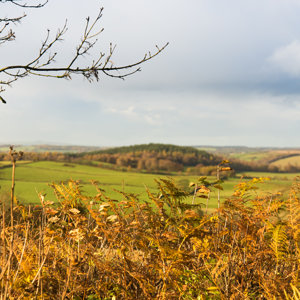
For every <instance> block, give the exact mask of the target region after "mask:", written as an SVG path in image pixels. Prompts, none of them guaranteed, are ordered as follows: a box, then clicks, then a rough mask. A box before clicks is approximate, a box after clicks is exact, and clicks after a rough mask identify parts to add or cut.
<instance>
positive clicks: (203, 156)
mask: <svg viewBox="0 0 300 300" xmlns="http://www.w3.org/2000/svg"><path fill="white" fill-rule="evenodd" d="M69 157H70V159H71V160H74V159H75V160H76V159H77V160H79V159H82V160H85V161H99V162H103V163H109V164H113V165H116V166H118V167H123V168H133V169H136V170H139V171H148V172H161V171H166V172H173V171H184V170H185V169H186V168H193V167H198V168H199V167H204V166H215V165H216V164H218V163H219V162H220V161H221V160H222V159H221V158H220V157H218V156H216V155H213V154H210V153H208V152H206V151H203V150H198V149H196V148H194V147H186V146H177V145H170V144H153V143H152V144H142V145H133V146H127V147H116V148H110V149H103V150H99V151H93V152H87V153H78V154H70V155H69ZM214 168H215V167H214Z"/></svg>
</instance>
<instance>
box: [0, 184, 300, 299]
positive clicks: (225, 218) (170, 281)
mask: <svg viewBox="0 0 300 300" xmlns="http://www.w3.org/2000/svg"><path fill="white" fill-rule="evenodd" d="M261 181H262V179H253V180H251V181H249V182H248V183H244V182H242V183H240V185H239V186H238V187H237V189H236V190H235V191H234V192H233V195H232V197H231V198H230V199H228V200H226V201H225V202H224V203H223V205H221V207H220V209H219V210H216V211H215V212H214V213H213V214H206V213H205V212H203V210H201V208H200V207H199V206H198V205H188V204H186V203H185V201H184V199H185V197H186V193H185V192H184V191H182V190H180V189H178V188H177V187H176V185H174V183H173V182H172V181H170V180H160V181H157V186H158V189H159V190H160V193H161V196H160V197H158V196H156V195H155V194H153V193H151V192H150V191H148V199H147V200H141V199H139V198H138V197H137V196H136V195H134V194H129V193H122V192H121V194H122V197H123V201H120V202H118V201H114V200H112V199H111V198H109V197H107V196H106V195H105V193H103V191H102V189H101V188H100V187H98V186H97V185H96V184H95V188H96V193H95V195H94V196H89V197H88V196H85V195H83V194H82V192H81V189H80V185H79V184H78V183H77V182H75V181H70V182H69V183H66V184H61V185H57V184H53V185H52V188H53V189H54V191H55V194H56V197H57V199H58V201H59V203H60V205H59V206H53V202H50V201H47V198H45V197H44V196H43V195H42V194H39V197H40V201H41V205H40V206H35V207H30V206H24V205H21V204H18V203H15V207H14V209H13V214H11V212H9V210H7V207H6V210H5V209H3V211H2V215H1V223H2V231H1V246H0V253H1V269H0V280H1V295H2V299H6V298H10V299H33V298H35V299H229V298H230V299H258V298H259V299H299V288H300V286H299V285H300V282H299V276H300V268H299V267H300V266H299V264H300V200H299V196H300V183H299V181H295V183H294V184H293V186H292V187H291V190H290V194H289V196H288V197H287V198H286V199H283V198H282V197H281V196H280V195H278V194H275V195H269V196H267V197H264V198H261V197H257V196H256V194H255V193H254V191H255V186H256V184H257V183H259V182H261ZM203 183H205V179H203V178H200V181H199V186H200V187H201V191H198V192H199V193H197V194H199V196H203V195H206V194H207V192H208V188H207V187H205V186H201V184H203ZM200 194H201V195H200Z"/></svg>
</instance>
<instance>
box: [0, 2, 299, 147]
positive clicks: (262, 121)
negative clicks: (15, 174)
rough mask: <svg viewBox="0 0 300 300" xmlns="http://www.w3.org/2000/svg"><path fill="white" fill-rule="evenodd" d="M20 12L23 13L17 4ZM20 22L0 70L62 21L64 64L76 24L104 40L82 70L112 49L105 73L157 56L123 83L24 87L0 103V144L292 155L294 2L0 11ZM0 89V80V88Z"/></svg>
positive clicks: (31, 82)
mask: <svg viewBox="0 0 300 300" xmlns="http://www.w3.org/2000/svg"><path fill="white" fill-rule="evenodd" d="M27 2H29V1H27ZM0 7H1V9H0V18H1V17H8V16H9V17H11V16H17V15H22V14H23V12H25V13H26V14H27V17H26V18H24V19H23V20H22V22H21V23H20V24H16V25H15V26H13V30H14V31H15V33H16V40H15V41H14V42H10V43H6V44H2V45H0V68H1V67H4V66H7V65H11V64H21V63H26V62H28V61H29V60H31V59H32V58H33V57H35V55H36V53H37V52H38V51H39V47H40V45H41V43H42V41H43V39H44V37H45V35H46V32H47V29H50V32H51V34H52V36H53V35H55V34H56V32H57V30H58V28H61V27H62V26H63V24H64V22H65V20H66V19H67V20H68V23H67V24H68V31H67V33H66V35H65V37H64V40H63V41H62V42H60V43H59V44H58V47H57V48H56V49H54V50H55V51H57V52H58V55H57V62H56V66H59V65H62V64H63V63H64V62H66V61H68V59H70V58H71V57H72V55H73V54H74V51H75V47H76V45H77V44H78V43H79V41H80V38H81V35H82V32H83V29H84V25H85V18H86V17H87V16H90V17H91V19H93V18H95V17H96V16H97V14H98V11H99V9H100V8H101V7H104V10H103V16H102V18H101V19H100V22H99V24H98V25H99V27H98V28H99V29H100V28H104V31H103V32H102V33H101V34H100V36H99V40H98V43H97V44H96V45H95V46H94V48H93V50H92V52H91V54H90V55H89V56H86V57H85V58H84V59H83V60H82V61H81V63H82V64H83V65H87V64H88V63H89V62H91V61H92V60H93V58H94V57H96V55H97V53H99V52H100V51H103V52H106V53H107V52H108V50H109V44H110V43H113V44H116V52H115V54H114V56H113V58H112V61H113V62H114V64H115V65H122V64H129V63H133V62H135V61H137V60H139V59H141V58H142V57H143V56H144V54H145V53H147V52H148V51H151V52H154V51H155V49H156V48H155V45H159V46H163V45H164V44H165V43H167V42H169V45H168V47H167V48H166V49H165V50H164V51H163V52H162V53H161V54H160V55H158V56H157V57H155V58H154V59H153V60H151V61H149V62H147V63H145V64H143V65H142V71H141V72H138V73H137V74H134V75H132V76H131V77H128V78H127V79H126V80H125V81H123V80H119V79H114V78H110V77H107V76H105V75H100V80H99V82H93V83H89V82H88V81H87V80H86V79H84V78H82V77H80V76H73V77H72V80H65V79H52V78H40V77H30V76H29V77H26V78H24V79H20V80H19V81H17V82H15V83H14V84H13V85H12V87H9V88H7V89H6V91H5V92H4V93H2V94H1V95H2V96H3V98H5V99H6V101H7V104H6V105H4V104H3V105H0V144H20V143H25V144H32V143H49V144H63V145H90V146H120V145H131V144H142V143H151V142H153V143H172V144H178V145H215V146H226V145H227V146H228V145H233V146H237V145H243V146H249V147H300V140H299V133H300V18H299V15H300V0H243V1H240V0H227V1H217V0H164V1H161V0H152V1H146V0H100V1H99V0H97V1H96V0H86V1H79V0H49V3H48V4H47V5H46V6H45V7H44V8H41V9H24V8H17V7H16V6H12V5H11V4H9V3H2V2H1V3H0ZM0 77H1V75H0ZM1 79H2V78H0V80H1Z"/></svg>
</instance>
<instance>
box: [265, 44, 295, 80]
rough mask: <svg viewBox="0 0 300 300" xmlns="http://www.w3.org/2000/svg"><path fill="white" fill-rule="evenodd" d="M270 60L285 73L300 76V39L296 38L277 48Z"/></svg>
mask: <svg viewBox="0 0 300 300" xmlns="http://www.w3.org/2000/svg"><path fill="white" fill-rule="evenodd" d="M268 62H269V63H271V65H273V66H274V67H275V68H278V69H279V70H280V71H282V72H284V73H287V74H289V75H292V76H296V77H300V41H299V40H294V41H293V42H291V43H289V44H288V45H285V46H282V47H280V48H278V49H276V50H275V51H274V53H273V54H272V55H271V56H270V57H269V58H268Z"/></svg>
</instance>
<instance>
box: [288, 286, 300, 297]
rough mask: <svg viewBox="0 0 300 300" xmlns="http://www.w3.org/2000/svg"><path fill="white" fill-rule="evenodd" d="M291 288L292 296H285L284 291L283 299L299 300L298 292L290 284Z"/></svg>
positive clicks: (299, 291)
mask: <svg viewBox="0 0 300 300" xmlns="http://www.w3.org/2000/svg"><path fill="white" fill-rule="evenodd" d="M291 288H292V291H293V295H292V296H289V295H288V294H287V292H286V291H284V294H285V299H286V300H300V290H299V289H298V288H297V287H296V286H294V285H292V284H291Z"/></svg>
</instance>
